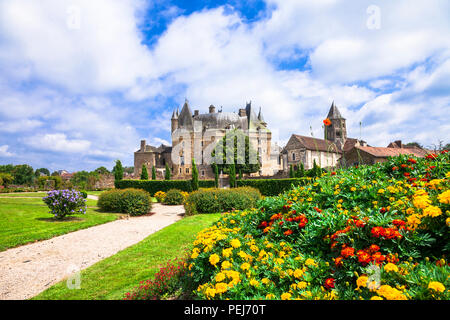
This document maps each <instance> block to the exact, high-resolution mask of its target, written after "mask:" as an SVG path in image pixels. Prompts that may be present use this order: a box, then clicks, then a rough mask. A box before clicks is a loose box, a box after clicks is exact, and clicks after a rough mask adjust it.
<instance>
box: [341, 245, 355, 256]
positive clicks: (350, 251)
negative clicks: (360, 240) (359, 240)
mask: <svg viewBox="0 0 450 320" xmlns="http://www.w3.org/2000/svg"><path fill="white" fill-rule="evenodd" d="M341 255H342V256H343V257H344V258H348V257H353V256H354V255H355V249H353V248H352V247H347V248H344V249H342V250H341Z"/></svg>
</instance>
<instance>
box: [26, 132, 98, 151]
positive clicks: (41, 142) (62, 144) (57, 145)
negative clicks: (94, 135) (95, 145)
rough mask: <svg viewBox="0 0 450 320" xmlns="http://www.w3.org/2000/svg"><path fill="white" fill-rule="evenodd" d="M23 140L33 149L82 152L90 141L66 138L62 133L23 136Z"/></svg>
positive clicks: (89, 144)
mask: <svg viewBox="0 0 450 320" xmlns="http://www.w3.org/2000/svg"><path fill="white" fill-rule="evenodd" d="M23 142H24V143H25V144H27V145H29V146H31V147H33V148H35V149H41V150H49V151H57V152H63V153H80V152H81V153H84V152H86V151H87V150H89V148H90V146H91V142H89V141H87V140H78V139H67V136H66V135H65V134H63V133H55V134H44V135H36V136H31V137H28V138H24V139H23Z"/></svg>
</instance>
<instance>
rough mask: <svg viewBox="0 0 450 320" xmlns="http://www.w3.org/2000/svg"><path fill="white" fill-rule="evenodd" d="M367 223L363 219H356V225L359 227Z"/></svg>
mask: <svg viewBox="0 0 450 320" xmlns="http://www.w3.org/2000/svg"><path fill="white" fill-rule="evenodd" d="M365 225H366V224H365V223H364V221H362V220H355V226H356V227H358V228H362V227H364V226H365Z"/></svg>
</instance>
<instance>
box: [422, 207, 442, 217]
mask: <svg viewBox="0 0 450 320" xmlns="http://www.w3.org/2000/svg"><path fill="white" fill-rule="evenodd" d="M423 214H424V215H425V216H429V217H433V218H434V217H438V216H440V215H441V214H442V211H441V209H440V208H439V207H436V206H428V207H427V208H425V209H424V210H423Z"/></svg>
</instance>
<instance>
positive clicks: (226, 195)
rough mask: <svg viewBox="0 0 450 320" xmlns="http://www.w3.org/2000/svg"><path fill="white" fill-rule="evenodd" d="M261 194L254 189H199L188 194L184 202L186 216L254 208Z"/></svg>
mask: <svg viewBox="0 0 450 320" xmlns="http://www.w3.org/2000/svg"><path fill="white" fill-rule="evenodd" d="M260 199H261V193H260V192H259V191H258V190H257V189H254V188H250V187H241V188H233V189H217V188H210V189H199V190H198V191H194V192H192V193H191V194H189V196H188V198H187V200H186V202H185V205H184V207H185V210H186V215H193V214H198V213H214V212H225V211H230V210H233V209H236V210H244V209H249V208H252V207H254V206H256V203H257V201H258V200H260Z"/></svg>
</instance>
